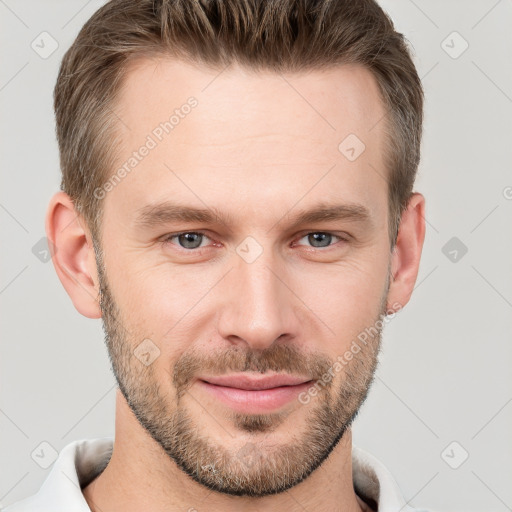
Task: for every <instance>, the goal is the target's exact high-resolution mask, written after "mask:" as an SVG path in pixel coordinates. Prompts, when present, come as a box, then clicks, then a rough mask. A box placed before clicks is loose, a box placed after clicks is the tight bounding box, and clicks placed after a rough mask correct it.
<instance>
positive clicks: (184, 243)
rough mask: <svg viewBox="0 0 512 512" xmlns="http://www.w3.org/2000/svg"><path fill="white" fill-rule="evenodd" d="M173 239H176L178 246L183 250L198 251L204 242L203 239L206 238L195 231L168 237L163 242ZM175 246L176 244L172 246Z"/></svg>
mask: <svg viewBox="0 0 512 512" xmlns="http://www.w3.org/2000/svg"><path fill="white" fill-rule="evenodd" d="M174 238H177V239H178V243H179V246H180V247H182V248H183V249H192V250H193V249H199V248H200V247H201V245H202V242H203V241H204V240H203V239H204V238H208V237H207V236H206V235H205V234H204V233H198V232H196V231H187V232H184V233H177V234H174V235H169V236H168V237H167V238H166V239H165V240H164V242H170V241H171V240H173V239H174ZM173 245H177V244H173Z"/></svg>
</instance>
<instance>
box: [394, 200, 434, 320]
mask: <svg viewBox="0 0 512 512" xmlns="http://www.w3.org/2000/svg"><path fill="white" fill-rule="evenodd" d="M424 239H425V198H424V197H423V195H422V194H419V193H414V194H412V195H411V197H410V199H409V202H408V204H407V208H406V210H405V211H404V212H403V214H402V218H401V220H400V228H399V231H398V237H397V241H396V245H395V247H394V249H393V253H392V256H391V276H390V286H389V292H388V304H387V310H388V311H390V312H391V311H396V310H398V309H401V308H403V307H404V306H405V305H406V304H407V303H408V302H409V299H410V297H411V294H412V291H413V289H414V285H415V283H416V278H417V277H418V270H419V265H420V259H421V251H422V249H423V242H424Z"/></svg>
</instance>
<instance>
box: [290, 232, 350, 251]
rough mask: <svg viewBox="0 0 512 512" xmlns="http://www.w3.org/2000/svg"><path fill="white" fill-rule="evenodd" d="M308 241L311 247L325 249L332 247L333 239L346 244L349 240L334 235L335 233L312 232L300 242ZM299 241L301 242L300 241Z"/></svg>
mask: <svg viewBox="0 0 512 512" xmlns="http://www.w3.org/2000/svg"><path fill="white" fill-rule="evenodd" d="M304 239H307V241H308V243H310V244H311V247H314V248H315V249H321V248H323V247H331V246H332V245H334V244H332V243H331V242H332V241H333V239H338V240H341V241H344V242H348V239H347V238H343V237H341V236H338V235H334V234H333V233H328V232H324V231H312V232H311V233H307V234H306V235H305V236H303V237H302V238H301V239H300V240H304ZM300 240H299V241H300Z"/></svg>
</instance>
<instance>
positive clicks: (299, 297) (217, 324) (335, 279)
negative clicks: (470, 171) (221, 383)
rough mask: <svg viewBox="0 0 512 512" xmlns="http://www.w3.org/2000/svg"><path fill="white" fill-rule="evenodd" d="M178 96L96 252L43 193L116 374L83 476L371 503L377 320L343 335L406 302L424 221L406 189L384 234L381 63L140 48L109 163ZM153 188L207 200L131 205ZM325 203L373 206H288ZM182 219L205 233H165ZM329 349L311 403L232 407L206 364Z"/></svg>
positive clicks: (183, 496)
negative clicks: (366, 444)
mask: <svg viewBox="0 0 512 512" xmlns="http://www.w3.org/2000/svg"><path fill="white" fill-rule="evenodd" d="M190 97H194V98H195V99H196V100H197V105H196V106H195V107H194V108H193V109H191V110H190V113H188V114H187V115H185V116H183V117H182V118H181V117H180V120H179V122H178V123H177V124H176V126H174V128H173V129H172V131H171V132H170V133H169V134H166V135H165V136H164V137H162V140H161V141H159V142H158V144H157V145H156V147H154V148H153V149H151V150H150V151H149V152H148V154H147V156H145V157H144V158H143V159H141V161H140V162H138V163H137V166H136V168H134V169H133V170H132V171H131V172H130V173H129V174H128V175H127V176H126V177H124V178H123V179H122V180H120V182H119V183H117V184H116V185H115V186H114V187H112V189H111V190H109V191H108V192H107V193H106V194H105V197H104V198H103V199H102V205H103V208H104V212H103V227H102V232H101V240H98V241H97V244H96V245H97V248H98V249H101V252H98V254H96V253H95V251H94V244H93V240H92V237H91V234H90V231H89V229H88V227H87V226H86V224H85V222H84V221H83V219H82V218H81V217H80V216H77V214H76V211H75V210H74V207H73V203H72V201H71V200H70V198H69V197H68V196H67V195H66V194H64V193H63V192H58V193H57V194H55V196H54V197H53V198H52V200H51V202H50V205H49V208H48V213H47V221H46V229H47V235H48V238H49V239H50V240H51V241H52V242H53V244H54V245H55V247H56V251H55V254H54V255H53V262H54V265H55V268H56V271H57V273H58V275H59V278H60V279H61V281H62V283H63V285H64V287H65V288H66V290H67V292H68V294H69V295H70V297H71V299H72V301H73V303H74V305H75V307H76V309H77V310H78V311H79V312H80V313H81V314H83V315H85V316H87V317H90V318H100V317H102V318H103V322H104V328H105V332H106V335H107V336H106V341H107V346H108V349H109V355H110V357H111V360H112V365H113V370H114V373H115V375H116V378H117V380H118V383H119V386H120V390H118V391H117V402H116V433H115V444H114V451H113V455H112V459H111V461H110V463H109V464H108V466H107V468H106V469H105V470H104V472H103V473H102V474H101V475H100V476H99V477H98V478H96V479H95V480H94V481H93V482H92V483H90V484H89V485H88V486H87V487H86V488H85V489H84V490H83V492H84V496H85V498H86V499H87V501H88V503H89V506H90V507H91V509H92V510H93V511H100V510H101V511H108V512H115V511H118V510H119V511H121V510H123V511H127V512H131V511H136V510H152V511H160V510H162V511H163V510H166V511H175V510H176V511H178V510H197V511H200V510H209V511H214V512H215V511H217V510H218V511H228V512H229V511H235V510H236V511H240V510H243V511H256V510H257V511H270V510H278V509H279V510H281V509H283V508H284V509H286V510H289V511H295V510H304V508H306V509H308V510H318V511H330V512H332V511H337V510H340V511H341V510H343V511H349V512H350V511H356V510H364V508H363V504H362V502H361V501H360V500H359V499H358V498H357V497H356V494H355V492H354V489H353V485H352V464H351V442H352V439H351V430H350V423H351V421H352V420H353V418H354V417H355V415H356V414H357V411H358V410H359V408H360V406H361V404H362V403H363V401H364V399H365V397H366V393H367V391H368V388H369V386H370V384H371V380H372V378H373V374H374V371H375V368H376V365H377V357H378V350H379V343H380V329H379V332H378V334H377V335H374V336H372V337H371V338H370V340H369V341H368V343H366V344H364V345H362V346H361V350H360V351H358V352H357V353H354V354H353V357H350V358H347V357H345V356H343V355H344V354H345V353H346V352H347V351H348V350H349V349H350V348H351V344H352V343H353V341H354V340H357V339H358V335H359V334H360V333H361V332H364V331H365V329H367V328H369V327H372V326H374V325H375V324H376V321H377V320H379V318H380V315H381V314H383V313H386V312H387V313H391V312H393V311H394V310H396V309H401V308H402V307H403V306H405V305H406V304H407V302H408V301H409V298H410V295H411V293H412V290H413V287H414V283H415V280H416V277H417V273H418V267H419V261H420V256H421V250H422V245H423V240H424V234H425V224H424V198H423V196H422V195H421V194H418V193H415V194H413V195H412V196H411V198H410V201H409V205H408V208H407V210H406V211H405V213H404V214H403V216H402V219H401V224H400V232H399V236H398V240H397V244H396V246H395V248H394V249H393V251H391V248H390V246H389V236H388V203H387V197H388V196H387V182H386V180H385V177H386V175H387V174H388V171H387V170H386V169H385V167H384V149H385V144H386V140H385V136H384V132H383V128H384V127H383V122H379V120H381V119H382V118H383V117H384V112H385V109H384V106H383V105H382V102H381V100H380V97H379V94H378V88H377V85H376V82H375V80H374V79H373V77H372V75H371V74H370V73H369V72H368V71H367V70H365V69H362V68H360V67H357V66H348V65H344V66H339V67H336V68H333V69H330V70H328V71H313V72H309V73H302V74H293V75H292V74H285V75H279V74H274V73H270V72H263V73H258V74H256V73H254V72H250V71H248V70H246V69H242V68H240V67H237V66H233V67H231V68H229V69H226V70H224V71H222V72H221V71H220V70H210V69H206V68H204V67H200V66H192V65H190V64H185V63H183V62H179V61H176V60H171V59H170V58H155V59H147V58H146V59H144V60H139V61H136V62H133V63H132V64H131V67H130V70H129V73H128V76H127V80H126V82H125V84H124V88H123V91H122V94H121V96H120V99H119V102H118V104H117V106H116V108H115V112H116V115H117V116H119V118H120V119H121V120H122V123H120V125H119V135H120V137H119V140H120V141H121V144H120V147H119V155H118V157H119V158H118V161H119V166H122V165H123V163H124V162H126V161H127V160H128V158H130V156H131V154H132V152H133V151H134V150H137V149H138V148H139V147H140V146H141V145H142V144H144V143H145V141H146V140H147V136H148V135H149V134H152V133H153V130H154V129H155V127H157V126H158V125H159V123H161V122H163V121H165V120H167V119H168V118H169V116H170V115H171V114H172V112H173V111H174V110H175V109H177V108H178V109H179V108H180V106H182V105H183V104H185V103H186V102H187V99H188V98H190ZM351 133H352V134H356V135H357V136H358V137H359V139H360V140H362V141H363V142H364V144H365V150H364V152H363V153H362V154H361V155H360V156H359V157H358V158H357V159H356V160H354V161H350V160H349V159H347V158H346V157H345V156H344V155H343V154H342V153H341V152H340V151H339V150H338V145H339V144H340V142H341V141H343V140H344V139H345V137H346V136H347V135H349V134H351ZM376 170H377V171H378V172H376ZM114 172H115V169H113V170H112V173H114ZM163 201H173V202H174V203H179V204H180V205H186V206H189V207H195V208H201V209H210V211H212V212H213V211H214V212H215V213H217V214H218V215H219V216H218V217H215V222H213V223H206V222H203V221H197V220H196V221H190V222H184V221H173V222H170V221H166V222H160V223H158V224H157V225H155V224H152V225H148V224H147V223H145V224H143V223H141V222H137V219H140V217H139V216H140V214H141V212H142V209H143V208H144V207H146V206H147V205H152V204H156V203H160V202H163ZM320 204H322V205H324V206H325V205H340V204H344V205H354V204H358V205H360V206H362V207H364V208H365V209H366V211H367V214H368V215H367V218H366V219H359V218H355V217H351V218H343V219H339V220H316V221H314V222H308V223H302V224H300V225H299V226H292V220H293V217H294V216H295V215H296V214H297V213H299V212H300V211H303V210H309V209H313V208H315V207H318V205H320ZM221 215H222V216H223V217H226V218H225V219H224V220H221V218H220V216H221ZM183 232H186V233H197V232H201V233H202V234H204V237H202V238H201V236H199V235H195V237H194V235H192V236H191V237H190V235H189V238H186V237H185V238H184V237H177V236H175V237H174V238H171V239H169V235H170V234H176V233H183ZM314 233H320V234H321V233H328V234H332V238H329V236H327V237H326V238H322V237H321V236H320V237H318V235H317V237H318V238H315V236H313V235H311V234H314ZM308 235H309V236H308ZM247 237H252V238H251V239H249V240H247ZM338 237H342V238H345V240H343V239H342V238H338ZM165 238H167V241H164V239H165ZM180 244H182V245H180ZM187 244H188V245H187ZM194 244H195V245H194ZM198 246H200V247H199V248H196V247H198ZM192 247H193V248H192ZM240 249H242V250H240ZM247 254H249V255H251V256H257V257H255V258H254V260H253V261H250V262H249V261H248V259H247V257H246V255H247ZM144 340H146V341H144ZM147 340H151V341H150V342H149V343H150V344H149V345H148V341H147ZM141 343H145V344H146V345H140V344H141ZM139 346H142V347H145V349H147V348H148V347H150V353H151V354H153V355H154V354H157V357H156V358H155V359H154V360H153V361H152V362H151V364H149V365H146V364H144V363H143V362H141V361H140V360H139V358H138V357H136V355H135V354H137V353H139V352H137V347H139ZM354 352H355V351H354ZM340 357H341V358H343V361H344V364H343V365H340V366H341V368H338V369H335V370H334V371H333V372H332V379H331V380H330V381H329V382H328V383H327V384H326V385H325V386H323V387H322V388H321V390H320V391H319V392H318V393H317V394H316V395H314V396H310V401H309V402H308V403H307V404H304V403H301V401H300V400H297V399H293V400H291V401H290V402H288V403H286V404H285V405H284V406H282V407H280V408H278V409H275V410H273V411H271V412H270V413H269V414H256V413H239V412H236V411H234V410H233V409H232V408H231V407H230V406H228V405H226V404H224V403H221V402H220V401H218V400H217V399H216V398H215V397H214V396H212V395H211V394H209V393H207V392H206V391H205V390H204V389H203V387H201V385H200V382H199V378H200V377H204V376H208V375H209V376H211V375H222V374H226V373H234V372H240V371H246V372H247V374H249V375H253V376H258V375H259V376H261V374H262V373H265V374H266V375H271V374H275V373H288V374H292V375H300V376H303V377H307V380H309V379H311V380H313V382H314V381H318V379H320V378H321V377H322V375H324V374H325V371H326V370H328V369H329V368H331V369H332V368H333V367H334V366H333V365H334V363H335V362H336V361H337V360H338V361H339V360H340V359H339V358H340ZM336 368H337V367H336ZM340 437H341V439H340Z"/></svg>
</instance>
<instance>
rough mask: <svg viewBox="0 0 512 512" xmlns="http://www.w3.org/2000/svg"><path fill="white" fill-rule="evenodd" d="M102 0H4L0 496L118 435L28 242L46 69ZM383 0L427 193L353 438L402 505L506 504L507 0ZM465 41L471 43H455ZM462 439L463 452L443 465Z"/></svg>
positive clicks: (510, 240)
mask: <svg viewBox="0 0 512 512" xmlns="http://www.w3.org/2000/svg"><path fill="white" fill-rule="evenodd" d="M102 4H103V2H101V1H89V2H87V1H85V0H73V1H66V2H64V1H61V2H57V1H55V0H54V1H45V2H42V1H37V0H31V1H28V0H24V1H14V0H0V16H1V31H0V34H1V35H0V37H1V53H2V60H1V62H2V65H1V67H0V102H1V108H2V118H1V119H2V122H1V135H0V144H1V155H2V156H1V160H0V162H1V170H2V172H1V180H2V186H1V192H0V221H1V234H2V237H1V240H2V260H1V273H0V307H1V313H2V314H1V333H2V337H1V344H2V345H1V357H0V386H1V387H0V501H1V502H2V504H4V505H8V504H10V503H12V502H14V501H17V500H19V499H21V498H23V497H25V496H27V495H29V494H33V493H34V492H36V490H37V489H38V488H39V486H40V485H41V483H42V481H43V480H44V479H45V478H46V476H47V474H48V472H49V471H50V468H48V469H42V468H40V467H39V466H38V465H37V464H36V463H35V462H34V460H33V459H32V458H31V453H32V452H33V451H34V450H35V449H36V448H37V447H38V446H39V445H40V443H41V442H43V441H46V442H48V443H50V444H51V445H52V446H53V447H54V448H55V449H56V450H57V451H59V450H60V449H62V448H63V447H64V446H65V445H66V444H68V443H70V442H71V441H73V440H76V439H81V438H93V437H102V436H113V434H114V397H115V381H114V377H113V376H112V374H111V372H110V367H109V364H108V358H107V354H106V349H105V348H104V344H103V332H102V330H101V324H100V321H99V320H97V321H92V320H89V319H86V318H84V317H82V316H80V314H78V313H77V312H76V310H75V309H74V307H73V305H72V303H71V301H70V299H69V298H68V296H67V295H66V293H65V291H64V289H63V287H62V286H61V284H60V282H59V281H58V279H57V276H56V274H55V271H54V269H53V266H52V263H51V262H46V263H44V262H42V261H40V257H41V254H39V257H37V256H36V254H34V253H33V247H34V246H35V245H36V244H37V243H38V242H39V240H40V239H41V238H42V237H43V236H44V215H45V211H46V206H47V204H48V201H49V199H50V197H51V195H52V194H53V192H54V191H56V190H57V189H58V187H59V180H60V177H59V164H58V154H57V144H56V140H55V137H54V118H53V111H52V92H53V87H54V84H55V80H56V76H57V70H58V65H59V62H60V60H61V58H62V55H63V54H64V52H65V50H66V49H67V48H68V47H69V45H70V44H71V42H72V41H73V39H74V38H75V36H76V34H77V33H78V30H79V29H80V28H81V26H82V25H83V23H84V22H85V21H86V20H87V19H88V18H89V17H90V16H91V14H92V13H93V12H94V11H95V10H96V9H97V8H98V7H99V6H101V5H102ZM382 5H383V7H384V8H385V9H386V10H387V11H388V12H389V13H390V14H391V16H392V18H393V19H394V21H395V23H396V26H397V28H398V30H400V31H401V32H403V33H405V35H406V36H407V38H408V39H409V40H410V42H411V44H412V45H413V47H414V51H415V60H416V63H417V66H418V70H419V74H420V76H421V77H422V80H423V83H424V87H425V91H426V98H427V102H426V122H425V138H424V144H423V158H422V163H421V166H420V171H419V176H418V180H417V184H416V190H418V191H420V192H422V193H423V194H424V195H425V196H426V200H427V213H426V218H427V234H426V240H425V248H424V252H423V258H422V263H421V267H420V273H419V277H418V282H417V286H416V290H415V292H414V294H413V298H412V300H411V302H410V303H409V305H408V306H407V307H406V308H405V310H404V311H402V312H401V313H400V315H398V316H397V317H396V318H395V319H394V320H393V321H392V322H391V323H390V325H388V326H387V328H386V330H385V337H384V338H385V339H384V346H383V352H382V355H381V364H380V367H379V370H378V376H377V378H376V382H375V385H374V387H373V389H372V392H371V393H370V397H369V399H368V400H367V402H366V404H365V405H364V406H363V409H362V411H361V413H360V416H359V417H358V419H357V420H356V423H355V426H354V443H355V444H357V445H358V446H360V447H362V448H364V449H366V450H368V451H369V452H371V453H372V454H373V455H375V456H376V457H377V458H379V459H380V460H381V461H382V462H383V463H384V464H385V465H386V466H387V467H388V468H389V470H390V471H391V473H392V474H393V475H394V477H395V479H396V480H397V482H398V483H399V485H400V487H401V489H402V491H403V494H404V496H405V497H406V499H407V500H410V503H411V504H412V505H414V506H416V507H420V506H421V507H430V508H432V509H433V510H436V511H439V512H448V511H450V512H457V511H460V512H473V511H482V512H483V511H485V512H492V511H496V512H501V511H506V510H512V485H510V483H511V482H512V463H511V461H512V438H511V435H510V432H512V428H511V427H512V403H511V402H512V372H511V370H510V368H511V363H512V343H511V332H512V315H511V313H512V233H511V229H510V227H511V220H512V172H511V165H510V164H511V161H512V160H511V152H512V139H511V132H512V69H511V62H512V31H511V26H512V2H511V1H510V0H501V1H496V0H478V1H475V0H472V1H471V2H470V1H462V0H460V1H455V0H451V1H447V0H435V1H434V0H428V1H427V0H414V1H412V0H385V1H382ZM43 31H47V32H49V33H50V34H51V36H52V37H53V38H54V39H55V40H56V41H57V42H58V45H59V47H58V49H57V50H56V51H55V52H54V53H53V54H52V55H50V56H49V57H48V58H46V59H43V58H41V57H40V56H39V55H38V54H37V53H36V52H35V51H34V50H33V49H32V48H31V43H32V41H33V40H36V42H37V41H39V40H40V38H39V39H38V37H39V34H41V32H43ZM454 31H456V32H458V34H460V36H458V35H457V34H455V35H453V34H452V32H454ZM450 34H452V35H450ZM448 36H449V37H448ZM461 37H462V38H463V39H464V40H465V41H467V43H468V44H469V47H468V48H467V50H466V51H465V52H464V53H462V54H461V55H458V54H459V53H460V51H461V50H462V49H463V47H464V46H463V45H464V40H463V39H461ZM443 41H445V42H444V43H443ZM40 44H41V43H40ZM46 48H48V46H46ZM445 50H446V51H445ZM447 52H449V53H451V56H450V55H449V54H448V53H447ZM454 56H457V58H454ZM452 237H457V238H458V240H459V241H460V242H462V243H463V244H464V245H465V246H466V247H467V249H468V251H467V254H465V255H462V253H461V252H460V250H459V252H458V258H457V261H455V262H454V261H451V259H450V258H453V256H454V253H452V254H451V255H450V254H449V251H451V250H452V249H453V248H452V247H451V246H448V248H447V249H445V252H447V253H448V256H446V255H445V254H444V253H443V247H444V246H445V244H447V242H448V241H449V240H450V239H451V238H452ZM456 243H459V242H457V241H456ZM37 247H38V246H37V245H36V248H37ZM35 252H36V253H37V250H35ZM43 256H44V255H43ZM453 441H456V442H457V443H458V445H456V446H455V448H454V449H453V451H452V450H451V448H450V449H448V451H447V452H445V456H444V458H443V456H442V455H441V454H442V452H443V450H444V449H445V448H446V447H447V446H448V445H450V443H452V442H453ZM452 448H453V446H452ZM463 450H465V451H467V452H468V454H469V458H468V459H467V460H466V461H465V462H464V463H463V464H462V465H460V467H459V468H458V469H452V468H451V467H449V465H448V464H447V461H448V462H450V463H451V464H452V465H456V464H457V463H460V461H461V460H462V458H461V457H462V456H463V454H464V451H463Z"/></svg>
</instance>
